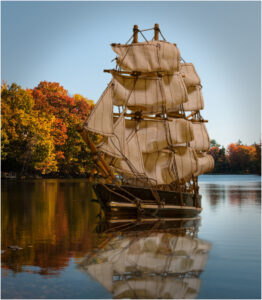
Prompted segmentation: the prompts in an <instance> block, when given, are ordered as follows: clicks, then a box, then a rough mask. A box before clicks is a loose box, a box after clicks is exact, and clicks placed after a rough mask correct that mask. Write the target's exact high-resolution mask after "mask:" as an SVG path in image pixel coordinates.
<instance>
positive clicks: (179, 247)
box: [79, 218, 211, 299]
mask: <svg viewBox="0 0 262 300" xmlns="http://www.w3.org/2000/svg"><path fill="white" fill-rule="evenodd" d="M111 221H112V222H113V223H111V224H110V223H108V228H107V229H106V228H104V230H105V231H104V232H103V234H102V235H101V238H100V246H99V249H93V250H91V251H89V252H88V253H87V254H86V256H85V258H84V259H83V260H82V261H81V262H80V263H79V267H80V269H82V270H83V271H84V272H86V273H87V274H88V275H89V276H91V277H93V279H95V280H97V281H98V282H99V283H100V284H101V285H102V286H103V287H104V288H105V289H107V290H108V291H109V292H110V293H111V294H112V297H113V298H117V299H118V298H136V299H137V298H154V299H155V298H157V299H162V298H171V299H172V298H186V299H189V298H190V299H192V298H195V297H196V296H197V294H198V292H199V289H200V286H201V280H200V278H199V276H200V274H201V272H202V271H203V270H204V267H205V264H206V261H207V258H208V252H209V251H210V248H211V245H210V243H208V242H206V241H203V240H200V239H198V238H197V231H198V222H199V221H198V219H197V218H196V219H190V220H189V219H187V220H185V219H184V220H176V221H174V220H173V221H172V220H170V219H169V220H167V219H166V220H164V219H159V220H157V219H155V220H154V219H151V220H148V219H144V220H141V219H140V220H132V222H131V220H130V222H128V220H126V219H125V220H123V222H122V221H121V220H115V219H113V220H111Z"/></svg>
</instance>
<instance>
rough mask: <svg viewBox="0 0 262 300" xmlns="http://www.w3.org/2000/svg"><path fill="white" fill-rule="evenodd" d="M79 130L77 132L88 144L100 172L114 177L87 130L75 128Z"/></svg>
mask: <svg viewBox="0 0 262 300" xmlns="http://www.w3.org/2000/svg"><path fill="white" fill-rule="evenodd" d="M77 131H78V132H79V134H80V135H81V137H82V138H83V140H84V141H85V143H86V144H87V145H88V147H89V149H90V150H91V153H92V154H93V160H94V161H95V163H96V164H97V166H98V167H99V169H100V171H101V172H102V175H103V176H106V177H108V176H110V177H111V179H112V180H114V179H115V175H114V173H113V172H112V170H111V169H110V167H109V166H108V164H107V162H106V161H105V160H104V158H103V157H102V156H100V157H99V156H98V155H97V154H98V150H97V148H96V145H95V144H94V143H93V141H92V139H91V138H90V136H89V134H88V132H86V131H85V130H83V129H79V128H78V130H77Z"/></svg>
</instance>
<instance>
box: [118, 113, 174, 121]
mask: <svg viewBox="0 0 262 300" xmlns="http://www.w3.org/2000/svg"><path fill="white" fill-rule="evenodd" d="M120 115H121V113H114V116H116V117H118V116H120ZM124 116H125V117H130V118H136V117H137V116H136V114H127V113H125V114H124ZM140 118H141V119H149V120H160V121H161V120H162V121H166V120H167V121H173V120H172V119H169V118H167V119H165V118H161V117H151V116H147V115H141V117H140Z"/></svg>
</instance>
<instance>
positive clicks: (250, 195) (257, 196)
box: [227, 186, 261, 207]
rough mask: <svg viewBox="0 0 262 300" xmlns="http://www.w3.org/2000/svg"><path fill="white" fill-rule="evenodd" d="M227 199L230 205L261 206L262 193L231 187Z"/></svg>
mask: <svg viewBox="0 0 262 300" xmlns="http://www.w3.org/2000/svg"><path fill="white" fill-rule="evenodd" d="M227 197H228V199H229V202H230V204H232V205H237V206H240V207H241V206H242V205H243V204H251V203H252V204H258V205H260V204H261V191H260V190H248V189H241V187H236V186H229V188H228V190H227Z"/></svg>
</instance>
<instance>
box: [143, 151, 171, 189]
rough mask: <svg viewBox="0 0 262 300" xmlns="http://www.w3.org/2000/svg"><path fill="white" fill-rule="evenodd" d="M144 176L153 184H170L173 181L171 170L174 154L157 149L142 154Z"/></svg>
mask: <svg viewBox="0 0 262 300" xmlns="http://www.w3.org/2000/svg"><path fill="white" fill-rule="evenodd" d="M143 160H144V166H145V172H146V176H147V177H148V178H149V180H150V181H151V182H152V184H154V185H163V184H170V183H171V182H173V181H175V180H176V178H175V174H174V172H173V161H174V154H173V153H172V152H170V151H158V152H152V153H144V154H143Z"/></svg>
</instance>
